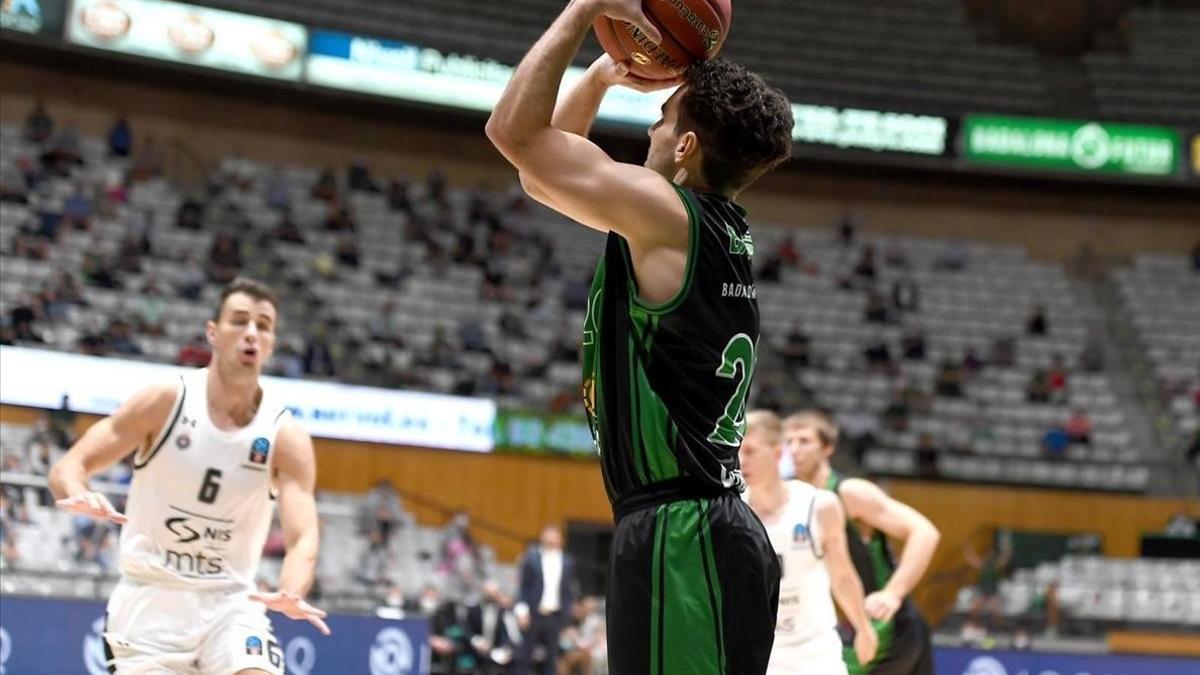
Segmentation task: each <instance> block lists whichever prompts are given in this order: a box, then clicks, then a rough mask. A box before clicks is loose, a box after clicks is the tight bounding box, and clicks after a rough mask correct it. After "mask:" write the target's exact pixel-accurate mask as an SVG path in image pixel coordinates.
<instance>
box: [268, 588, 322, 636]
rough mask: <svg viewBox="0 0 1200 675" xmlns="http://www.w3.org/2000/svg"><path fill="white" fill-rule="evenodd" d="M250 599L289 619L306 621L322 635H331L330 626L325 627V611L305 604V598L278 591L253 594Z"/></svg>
mask: <svg viewBox="0 0 1200 675" xmlns="http://www.w3.org/2000/svg"><path fill="white" fill-rule="evenodd" d="M250 599H251V600H254V601H255V602H261V603H262V604H264V605H266V606H267V609H269V610H271V611H273V612H279V613H280V614H283V615H284V616H286V617H287V618H289V619H295V620H297V621H300V620H304V621H307V622H309V623H311V624H312V625H314V626H316V627H317V630H319V631H321V634H322V635H329V633H330V630H329V626H327V625H325V622H324V621H323V619H324V618H325V610H323V609H317V608H316V607H313V606H312V605H310V604H308V603H307V602H305V600H304V598H301V597H300V596H298V595H294V594H292V593H284V592H283V591H276V592H275V593H251V594H250Z"/></svg>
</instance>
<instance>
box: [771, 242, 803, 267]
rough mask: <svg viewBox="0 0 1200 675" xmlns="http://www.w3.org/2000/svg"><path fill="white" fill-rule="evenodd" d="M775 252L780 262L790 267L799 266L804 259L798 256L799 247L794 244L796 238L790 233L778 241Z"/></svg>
mask: <svg viewBox="0 0 1200 675" xmlns="http://www.w3.org/2000/svg"><path fill="white" fill-rule="evenodd" d="M775 253H776V254H777V255H778V256H779V260H780V261H781V262H783V263H784V264H786V265H791V266H792V267H801V266H802V264H803V262H804V259H803V258H802V257H801V256H800V249H799V248H797V246H796V238H795V237H793V236H792V235H790V234H789V235H788V236H787V237H784V239H783V241H781V242H779V247H778V248H776V249H775Z"/></svg>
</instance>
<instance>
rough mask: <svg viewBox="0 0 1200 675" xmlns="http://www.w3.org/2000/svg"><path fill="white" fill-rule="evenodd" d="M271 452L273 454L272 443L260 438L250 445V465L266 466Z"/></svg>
mask: <svg viewBox="0 0 1200 675" xmlns="http://www.w3.org/2000/svg"><path fill="white" fill-rule="evenodd" d="M269 452H271V441H268V440H267V439H265V438H263V437H262V436H259V437H258V438H256V439H254V442H253V443H251V444H250V463H251V464H266V463H267V453H269Z"/></svg>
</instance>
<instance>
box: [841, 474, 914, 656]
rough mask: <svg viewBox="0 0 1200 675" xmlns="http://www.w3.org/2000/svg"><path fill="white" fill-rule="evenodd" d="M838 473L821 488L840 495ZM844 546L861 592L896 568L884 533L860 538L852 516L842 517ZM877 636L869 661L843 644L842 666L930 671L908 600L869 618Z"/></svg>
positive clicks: (880, 585)
mask: <svg viewBox="0 0 1200 675" xmlns="http://www.w3.org/2000/svg"><path fill="white" fill-rule="evenodd" d="M842 480H843V479H842V477H841V476H840V475H838V473H837V472H836V471H835V472H831V473H830V474H829V480H828V481H827V482H826V483H825V486H824V487H825V489H826V490H829V491H831V492H833V493H835V494H838V496H839V498H840V497H841V493H840V491H841V487H842ZM846 546H847V548H848V549H849V550H850V559H851V560H852V561H853V562H854V569H855V570H856V571H857V572H858V578H859V579H861V580H862V585H863V593H864V594H865V595H870V594H871V593H874V592H875V591H878V590H882V589H883V587H884V586H887V583H888V581H889V580H890V579H891V578H892V574H893V573H895V571H896V562H895V558H894V557H893V556H892V548H891V545H890V544H889V543H888V539H887V536H886V535H884V534H883V533H882V532H879V531H875V532H874V533H872V534H871V536H870V537H869V538H868V539H866V540H864V539H863V537H862V533H860V532H859V529H858V527H857V526H856V525H855V524H854V520H853V519H852V518H850V517H849V515H847V517H846ZM871 623H872V624H874V626H875V632H876V634H877V635H878V636H879V651H878V652H877V654H876V656H875V659H874V660H872V661H871V662H870V663H869V664H866V665H863V664H860V663H859V662H858V657H857V656H856V655H855V653H854V649H853V647H851V646H849V645H847V646H846V648H845V650H844V651H843V658H844V660H845V661H846V668H847V669H848V671H849V672H850V675H865V674H867V673H870V674H871V675H923V674H924V673H926V672H928V673H930V674H932V672H933V671H932V667H933V666H932V658H933V657H932V646H931V645H930V642H929V640H930V634H929V629H928V627H927V626H926V625H925V620H924V619H922V618H921V614H920V613H919V612H918V611H917V607H916V605H914V604H913V602H912V600H911V599H909V598H905V599H904V601H903V602H902V603H901V605H900V609H898V610H896V614H895V615H894V616H893V617H892V619H891V620H890V621H877V620H875V619H872V620H871Z"/></svg>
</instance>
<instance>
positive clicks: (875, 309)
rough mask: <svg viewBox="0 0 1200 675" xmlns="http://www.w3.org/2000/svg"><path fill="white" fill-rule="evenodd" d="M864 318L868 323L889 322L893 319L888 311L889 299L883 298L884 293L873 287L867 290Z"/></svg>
mask: <svg viewBox="0 0 1200 675" xmlns="http://www.w3.org/2000/svg"><path fill="white" fill-rule="evenodd" d="M864 318H865V319H866V320H867V322H868V323H887V322H888V321H890V320H891V316H890V315H889V313H888V307H887V301H886V300H884V299H883V295H882V294H881V293H880V292H879V291H877V290H875V289H874V288H872V289H871V290H869V291H867V304H866V308H865V310H864Z"/></svg>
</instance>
